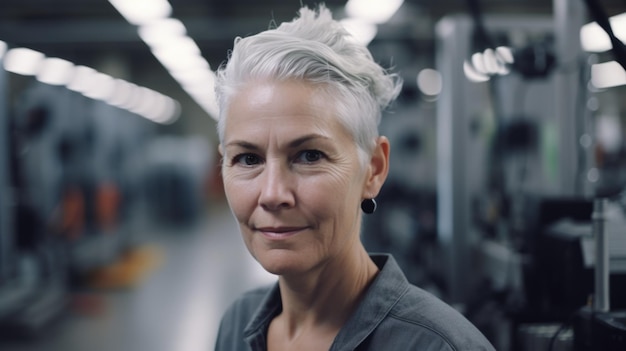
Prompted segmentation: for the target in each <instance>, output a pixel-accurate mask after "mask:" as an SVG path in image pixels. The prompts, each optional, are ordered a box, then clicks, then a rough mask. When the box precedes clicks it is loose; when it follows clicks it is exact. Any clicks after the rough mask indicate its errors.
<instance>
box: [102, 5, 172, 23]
mask: <svg viewBox="0 0 626 351" xmlns="http://www.w3.org/2000/svg"><path fill="white" fill-rule="evenodd" d="M109 2H110V3H111V5H113V7H115V9H116V10H117V11H118V12H119V13H120V14H121V15H122V16H124V18H125V19H126V20H127V21H128V22H129V23H131V24H134V25H136V26H140V25H143V24H147V23H150V22H152V21H155V20H159V19H162V18H167V17H169V16H170V15H171V14H172V6H170V3H169V2H167V0H109Z"/></svg>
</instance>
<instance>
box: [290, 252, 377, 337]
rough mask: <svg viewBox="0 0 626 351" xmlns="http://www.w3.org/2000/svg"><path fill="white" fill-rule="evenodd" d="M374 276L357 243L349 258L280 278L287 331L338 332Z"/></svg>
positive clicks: (346, 256)
mask: <svg viewBox="0 0 626 351" xmlns="http://www.w3.org/2000/svg"><path fill="white" fill-rule="evenodd" d="M377 272H378V267H376V265H375V264H374V262H373V261H372V260H371V259H370V257H369V255H368V254H367V252H366V251H365V249H364V248H363V245H361V244H360V242H359V244H358V245H355V246H353V249H352V252H350V253H349V254H347V255H342V256H341V258H337V259H334V260H329V261H328V262H325V263H324V264H323V265H321V266H320V267H318V268H316V269H315V270H314V271H312V272H309V273H307V274H303V275H299V276H297V277H293V276H281V277H280V279H279V286H280V291H281V299H282V303H283V312H282V317H283V318H284V321H285V322H286V323H287V324H286V325H287V326H288V329H290V330H291V331H292V332H294V333H296V332H297V330H298V329H301V328H302V327H315V326H325V328H328V327H329V326H334V327H337V328H338V329H339V328H341V326H342V325H343V324H345V322H346V321H347V319H348V318H349V317H350V315H351V314H352V312H353V311H354V309H355V308H356V306H357V305H358V302H359V301H360V299H361V297H362V296H363V294H364V292H365V291H366V290H367V287H368V286H369V284H370V283H371V281H372V280H373V279H374V277H375V276H376V274H377ZM338 329H337V330H338Z"/></svg>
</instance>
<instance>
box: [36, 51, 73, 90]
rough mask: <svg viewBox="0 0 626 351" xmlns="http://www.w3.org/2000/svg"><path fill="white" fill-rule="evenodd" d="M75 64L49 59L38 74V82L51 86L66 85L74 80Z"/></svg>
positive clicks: (59, 59)
mask: <svg viewBox="0 0 626 351" xmlns="http://www.w3.org/2000/svg"><path fill="white" fill-rule="evenodd" d="M73 72H74V64H73V63H71V62H70V61H67V60H64V59H61V58H58V57H48V58H46V59H44V61H43V63H42V64H41V68H40V69H39V72H37V80H38V81H40V82H42V83H46V84H50V85H66V84H67V83H69V82H70V80H71V79H72V75H73Z"/></svg>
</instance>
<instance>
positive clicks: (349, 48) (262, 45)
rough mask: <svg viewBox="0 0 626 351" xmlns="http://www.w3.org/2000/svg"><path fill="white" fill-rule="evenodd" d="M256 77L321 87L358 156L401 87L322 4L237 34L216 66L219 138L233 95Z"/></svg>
mask: <svg viewBox="0 0 626 351" xmlns="http://www.w3.org/2000/svg"><path fill="white" fill-rule="evenodd" d="M254 80H275V81H285V80H301V81H304V82H306V83H309V84H313V85H316V86H318V87H319V88H321V91H322V92H323V93H324V94H327V97H328V98H329V99H328V101H332V102H333V103H334V106H333V107H334V108H335V113H336V115H337V118H338V119H339V122H340V123H341V124H342V125H343V126H344V127H345V128H346V129H347V130H348V131H349V132H350V133H351V134H352V136H353V138H354V140H355V142H356V144H357V146H358V149H359V157H360V158H361V161H365V160H366V159H367V155H370V154H371V152H372V150H373V148H374V146H375V145H376V138H377V137H378V125H379V124H380V119H381V116H382V111H383V110H384V109H385V108H386V107H387V106H388V105H389V104H390V103H391V102H392V101H393V100H394V99H395V98H396V97H397V96H398V94H399V92H400V89H401V86H402V80H401V79H400V77H399V76H398V75H397V74H391V73H388V72H387V71H386V70H385V69H384V68H382V67H381V66H380V65H379V64H378V63H376V62H375V61H374V59H373V57H372V55H371V53H370V52H369V50H368V49H367V47H365V46H364V45H363V44H360V43H358V42H357V41H356V40H355V39H354V38H353V37H352V36H351V35H350V34H349V33H348V32H347V31H346V30H345V29H344V27H343V25H342V24H341V23H339V22H338V21H335V20H333V18H332V14H331V12H330V10H328V8H326V7H325V6H324V5H320V6H319V7H318V9H317V11H314V10H311V9H309V8H308V7H303V8H301V9H300V11H299V16H298V17H296V18H295V19H294V20H293V21H291V22H285V23H282V24H281V25H280V26H278V27H277V28H275V29H269V30H266V31H263V32H261V33H258V34H256V35H252V36H249V37H246V38H240V37H238V38H236V39H235V43H234V46H233V49H232V52H231V53H230V55H229V59H228V62H227V63H225V64H222V65H221V66H220V68H219V69H218V70H217V80H216V96H217V99H218V105H219V108H220V113H219V119H218V124H217V129H218V136H219V140H220V143H222V142H223V140H224V129H225V118H226V115H227V114H228V107H229V103H230V100H231V98H232V96H233V95H234V94H236V93H237V92H238V89H240V88H241V87H243V86H244V85H245V84H246V83H248V82H250V81H254Z"/></svg>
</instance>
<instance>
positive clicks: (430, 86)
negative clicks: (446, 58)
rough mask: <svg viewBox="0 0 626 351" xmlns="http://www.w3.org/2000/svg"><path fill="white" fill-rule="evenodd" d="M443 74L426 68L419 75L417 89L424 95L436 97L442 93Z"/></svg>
mask: <svg viewBox="0 0 626 351" xmlns="http://www.w3.org/2000/svg"><path fill="white" fill-rule="evenodd" d="M441 81H442V80H441V73H439V72H438V71H436V70H434V69H432V68H425V69H423V70H421V71H420V73H419V74H418V75H417V87H418V88H419V89H420V91H421V92H422V93H423V94H424V95H428V96H436V95H439V94H440V93H441V85H442V83H441Z"/></svg>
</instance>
